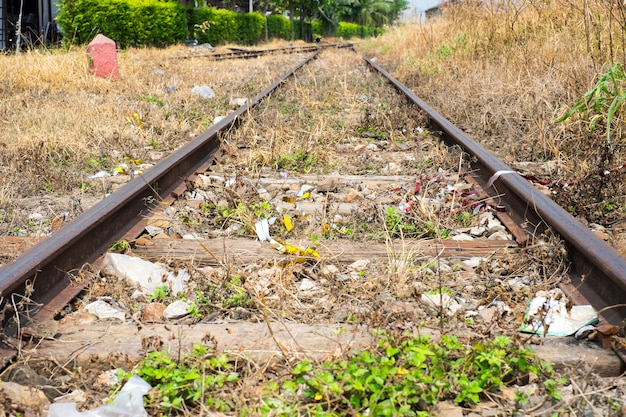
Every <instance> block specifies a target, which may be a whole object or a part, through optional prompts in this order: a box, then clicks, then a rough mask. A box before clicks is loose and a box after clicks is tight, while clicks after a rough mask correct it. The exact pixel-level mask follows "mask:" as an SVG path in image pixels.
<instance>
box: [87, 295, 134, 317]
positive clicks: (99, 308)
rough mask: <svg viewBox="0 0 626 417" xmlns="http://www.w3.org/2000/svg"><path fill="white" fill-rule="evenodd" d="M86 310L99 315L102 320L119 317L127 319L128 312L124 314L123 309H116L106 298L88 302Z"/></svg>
mask: <svg viewBox="0 0 626 417" xmlns="http://www.w3.org/2000/svg"><path fill="white" fill-rule="evenodd" d="M85 310H87V311H88V312H90V313H91V314H93V315H94V316H96V317H98V319H100V320H104V319H118V320H120V321H124V320H125V319H126V314H124V312H123V311H120V310H118V309H116V308H115V307H113V306H112V305H111V304H109V303H107V302H106V301H104V300H96V301H94V302H93V303H89V304H87V305H86V306H85Z"/></svg>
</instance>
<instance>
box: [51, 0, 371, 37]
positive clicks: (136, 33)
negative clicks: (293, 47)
mask: <svg viewBox="0 0 626 417" xmlns="http://www.w3.org/2000/svg"><path fill="white" fill-rule="evenodd" d="M59 8H60V12H59V15H58V17H57V21H58V23H59V25H60V27H61V29H62V30H63V32H64V34H65V41H70V42H73V43H78V44H85V43H88V42H90V41H91V40H92V39H93V38H94V37H95V36H96V35H97V34H98V33H101V34H103V35H105V36H107V37H108V38H110V39H112V40H114V41H115V42H116V43H117V46H118V47H120V48H126V47H130V46H166V45H171V44H174V43H178V42H182V41H183V40H185V39H187V38H189V37H193V38H195V39H197V40H198V42H200V43H210V44H212V45H220V44H225V43H240V44H244V45H253V44H256V43H257V42H259V40H261V39H262V38H263V35H264V30H265V24H267V28H268V35H269V36H270V37H272V38H281V39H285V40H290V39H291V22H290V21H289V19H287V18H286V17H284V16H281V15H272V16H268V17H267V20H266V19H265V18H264V17H263V15H261V14H260V13H237V12H233V11H230V10H225V9H216V8H214V7H200V8H189V7H185V6H182V5H180V4H179V3H177V2H175V1H162V0H60V3H59ZM266 22H267V23H266ZM295 25H296V27H295V30H296V33H297V36H298V37H299V38H302V35H303V33H304V27H301V26H302V22H301V21H299V20H297V21H296V22H295ZM311 30H312V34H313V38H315V37H317V36H319V35H321V34H326V33H325V32H326V30H325V28H324V26H323V22H321V21H313V22H311ZM380 33H381V29H379V28H373V27H364V26H359V25H357V24H355V23H347V22H340V23H339V26H338V27H337V31H336V33H335V35H336V36H338V37H343V38H344V39H351V38H354V37H367V36H377V35H378V34H380ZM329 35H332V33H329Z"/></svg>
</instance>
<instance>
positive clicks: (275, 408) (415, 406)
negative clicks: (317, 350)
mask: <svg viewBox="0 0 626 417" xmlns="http://www.w3.org/2000/svg"><path fill="white" fill-rule="evenodd" d="M373 344H374V346H373V347H372V348H371V349H367V350H356V351H353V352H352V353H351V354H349V355H347V356H346V357H343V358H340V359H337V360H331V361H326V362H322V363H316V362H314V361H311V360H308V359H306V360H303V361H299V362H297V363H295V364H294V365H293V366H292V367H291V371H290V374H289V375H287V376H285V377H283V378H279V379H273V380H269V381H265V382H263V385H264V387H263V394H262V398H261V399H260V401H259V403H255V402H254V401H250V400H248V401H242V400H243V399H237V398H236V397H237V396H236V395H233V394H234V393H235V392H236V391H237V390H238V387H237V382H239V380H240V373H239V371H238V369H243V366H242V365H243V364H241V363H240V364H237V363H236V361H235V359H234V358H233V357H232V356H230V355H228V354H216V353H214V352H212V351H210V350H209V349H208V348H207V347H205V346H204V345H202V344H200V343H197V344H194V346H193V350H192V351H191V352H190V353H189V354H186V355H184V356H183V357H182V358H180V359H179V360H176V359H172V355H171V352H167V351H154V352H150V353H148V354H147V356H146V358H145V359H144V360H142V361H141V362H139V363H138V364H137V365H136V366H135V367H134V368H133V370H132V371H131V372H129V373H125V372H122V375H123V378H122V382H123V381H125V380H126V379H128V378H129V377H130V376H131V375H132V374H137V375H139V376H141V377H142V378H144V379H145V380H146V381H147V382H149V383H150V384H151V385H152V386H153V389H152V390H151V392H150V396H149V398H148V401H147V407H148V408H149V409H152V408H154V409H155V410H159V411H165V412H168V413H171V412H183V411H187V410H189V409H193V408H195V407H198V406H199V405H203V406H206V407H207V408H208V409H210V410H214V411H238V413H239V415H262V416H301V415H308V416H320V417H321V416H344V415H370V416H428V415H430V410H431V409H432V407H433V406H434V405H435V404H437V403H439V402H441V401H445V400H453V401H454V402H456V403H459V404H462V405H466V406H474V405H476V404H478V403H480V402H481V401H483V400H484V399H486V398H488V394H490V393H497V392H498V391H499V389H500V388H502V387H504V386H511V385H514V384H520V383H523V381H526V380H528V379H532V380H534V381H537V380H538V381H541V383H542V385H543V387H544V388H543V390H544V394H545V395H546V396H547V397H549V398H551V399H553V400H559V399H560V390H561V388H562V386H563V384H564V383H565V382H566V379H564V378H557V379H553V371H552V367H551V364H549V363H547V362H545V361H542V360H539V359H537V358H536V357H535V355H534V353H533V352H532V351H531V350H530V349H529V348H524V347H521V348H520V347H517V346H516V345H515V343H514V342H513V341H512V340H511V339H510V338H508V337H504V336H496V337H495V338H494V339H493V340H488V341H485V342H474V343H473V344H472V345H471V346H468V345H467V344H464V343H462V342H461V341H460V340H459V339H458V338H456V337H455V336H449V335H445V334H444V335H442V337H441V339H440V340H433V339H432V338H431V337H430V336H427V335H421V336H420V335H419V334H405V335H402V336H400V337H394V336H393V335H391V334H389V333H386V332H377V333H375V341H374V342H373ZM238 366H239V368H237V367H238ZM518 395H519V398H518V401H519V402H520V404H523V403H525V402H526V401H527V400H528V399H527V398H526V396H525V394H524V393H523V392H519V393H518Z"/></svg>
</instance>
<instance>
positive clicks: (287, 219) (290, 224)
mask: <svg viewBox="0 0 626 417" xmlns="http://www.w3.org/2000/svg"><path fill="white" fill-rule="evenodd" d="M283 222H284V223H285V229H287V231H288V232H291V229H293V222H292V221H291V217H289V216H288V215H286V214H285V215H284V216H283Z"/></svg>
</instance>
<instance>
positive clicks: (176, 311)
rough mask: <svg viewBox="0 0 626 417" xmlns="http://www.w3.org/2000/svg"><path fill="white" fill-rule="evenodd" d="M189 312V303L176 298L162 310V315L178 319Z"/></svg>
mask: <svg viewBox="0 0 626 417" xmlns="http://www.w3.org/2000/svg"><path fill="white" fill-rule="evenodd" d="M188 314H189V303H187V302H185V301H183V300H176V301H174V302H173V303H172V304H170V305H168V306H167V307H166V308H165V311H163V317H165V318H166V319H179V318H181V317H185V316H186V315H188Z"/></svg>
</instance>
